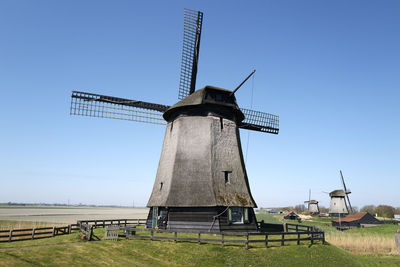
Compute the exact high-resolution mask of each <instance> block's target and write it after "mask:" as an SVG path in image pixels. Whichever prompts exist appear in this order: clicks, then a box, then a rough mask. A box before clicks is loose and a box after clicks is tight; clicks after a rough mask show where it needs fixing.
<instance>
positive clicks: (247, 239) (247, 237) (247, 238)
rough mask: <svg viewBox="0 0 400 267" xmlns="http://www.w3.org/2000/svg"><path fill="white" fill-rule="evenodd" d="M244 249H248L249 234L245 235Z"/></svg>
mask: <svg viewBox="0 0 400 267" xmlns="http://www.w3.org/2000/svg"><path fill="white" fill-rule="evenodd" d="M246 249H249V233H246Z"/></svg>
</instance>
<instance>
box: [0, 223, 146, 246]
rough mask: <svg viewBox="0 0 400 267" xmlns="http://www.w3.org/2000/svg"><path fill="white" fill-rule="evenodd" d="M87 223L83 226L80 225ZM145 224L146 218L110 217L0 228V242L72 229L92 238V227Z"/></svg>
mask: <svg viewBox="0 0 400 267" xmlns="http://www.w3.org/2000/svg"><path fill="white" fill-rule="evenodd" d="M85 224H86V225H87V226H86V227H83V226H82V225H85ZM128 224H134V225H145V224H146V219H112V220H111V219H110V220H85V221H78V222H77V223H76V224H70V225H66V226H60V227H57V226H54V227H40V228H24V229H11V230H0V242H13V241H23V240H32V239H40V238H48V237H54V236H58V235H65V234H70V233H71V232H72V231H77V230H80V231H81V232H82V233H83V234H84V235H87V236H88V237H89V239H92V236H93V228H97V227H106V226H107V225H124V226H126V225H128Z"/></svg>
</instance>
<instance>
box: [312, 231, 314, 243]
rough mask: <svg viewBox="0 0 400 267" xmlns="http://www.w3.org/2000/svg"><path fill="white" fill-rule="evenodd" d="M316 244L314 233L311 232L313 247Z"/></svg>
mask: <svg viewBox="0 0 400 267" xmlns="http://www.w3.org/2000/svg"><path fill="white" fill-rule="evenodd" d="M312 244H314V233H313V232H311V245H312Z"/></svg>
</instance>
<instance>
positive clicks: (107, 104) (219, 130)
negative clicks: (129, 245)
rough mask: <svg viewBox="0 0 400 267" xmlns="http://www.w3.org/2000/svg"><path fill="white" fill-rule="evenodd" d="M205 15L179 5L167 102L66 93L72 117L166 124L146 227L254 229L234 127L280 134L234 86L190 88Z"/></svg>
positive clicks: (274, 120) (272, 120)
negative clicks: (180, 28) (172, 92)
mask: <svg viewBox="0 0 400 267" xmlns="http://www.w3.org/2000/svg"><path fill="white" fill-rule="evenodd" d="M202 21H203V13H202V12H199V11H193V10H188V9H185V12H184V36H183V53H182V54H183V55H182V63H181V76H180V84H179V94H178V98H179V99H180V101H179V102H178V103H176V104H175V105H173V106H167V105H160V104H154V103H149V102H144V101H137V100H130V99H123V98H117V97H111V96H104V95H97V94H91V93H86V92H77V91H73V92H72V99H71V114H72V115H82V116H92V117H101V118H113V119H123V120H131V121H139V122H147V123H155V124H165V122H166V124H167V126H166V130H165V136H164V142H163V146H162V152H161V157H160V161H159V165H158V170H157V175H156V179H155V182H154V186H153V190H152V193H151V196H150V199H149V201H148V203H147V206H148V207H149V208H150V211H149V215H148V218H147V227H148V228H156V227H157V228H164V229H173V230H175V229H176V230H178V229H186V230H193V229H196V230H208V231H212V232H218V231H224V230H240V231H251V230H256V229H257V222H256V217H255V214H254V210H253V208H255V207H257V205H256V203H255V201H254V199H253V197H252V195H251V191H250V187H249V182H248V177H247V174H246V169H245V165H244V160H243V154H242V150H241V144H240V135H239V128H241V129H247V130H253V131H260V132H264V133H272V134H278V132H279V117H278V116H275V115H272V114H267V113H263V112H259V111H254V110H248V109H243V108H239V106H238V104H237V102H236V98H235V94H234V93H235V92H236V91H237V90H238V89H239V87H240V86H241V85H242V84H243V83H244V82H245V81H246V80H247V79H248V78H249V77H250V76H251V75H252V74H253V73H254V72H253V73H252V74H250V75H249V76H248V77H247V78H246V80H245V81H243V82H242V84H240V85H239V86H238V87H237V88H236V89H235V90H233V91H230V90H226V89H222V88H217V87H214V86H205V87H204V88H202V89H200V90H197V91H195V84H196V75H197V63H198V58H199V48H200V36H201V29H202Z"/></svg>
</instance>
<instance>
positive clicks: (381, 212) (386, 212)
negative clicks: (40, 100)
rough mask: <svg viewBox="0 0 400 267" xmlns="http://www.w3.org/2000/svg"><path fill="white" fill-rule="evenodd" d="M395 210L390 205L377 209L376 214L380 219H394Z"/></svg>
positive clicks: (380, 206)
mask: <svg viewBox="0 0 400 267" xmlns="http://www.w3.org/2000/svg"><path fill="white" fill-rule="evenodd" d="M394 210H395V209H394V208H393V207H392V206H389V205H379V206H378V207H376V209H375V213H377V214H378V216H379V217H385V218H393V217H394Z"/></svg>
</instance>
